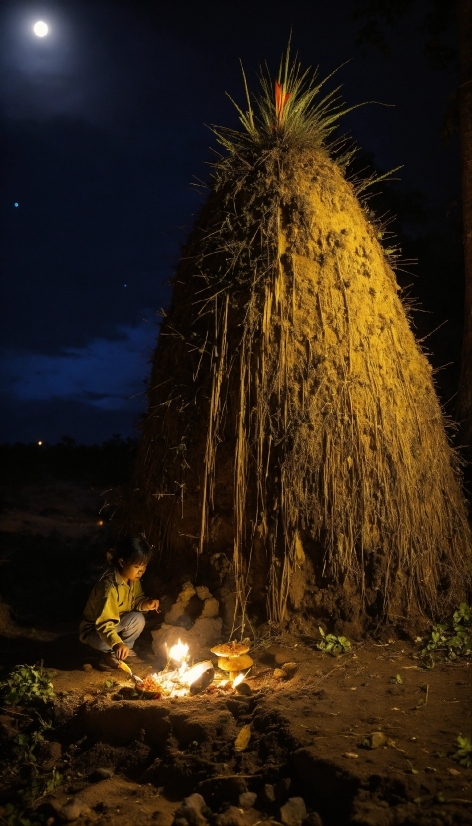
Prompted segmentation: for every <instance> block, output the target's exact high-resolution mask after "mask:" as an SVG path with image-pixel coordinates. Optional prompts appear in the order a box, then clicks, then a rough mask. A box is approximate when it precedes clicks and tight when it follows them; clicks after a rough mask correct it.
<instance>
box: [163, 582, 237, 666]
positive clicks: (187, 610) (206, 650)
mask: <svg viewBox="0 0 472 826" xmlns="http://www.w3.org/2000/svg"><path fill="white" fill-rule="evenodd" d="M218 613H219V603H218V600H217V599H215V597H213V596H212V594H211V593H210V591H209V589H208V588H207V587H206V586H205V585H197V586H196V587H194V586H193V585H192V583H191V582H185V583H184V585H183V586H182V590H181V591H180V593H179V595H178V597H177V599H176V601H175V602H174V604H173V605H172V606H171V608H170V609H169V611H167V613H166V614H165V617H164V622H163V624H162V625H161V627H160V628H159V630H157V631H152V650H153V652H154V654H156V655H157V656H158V657H160V658H161V659H162V660H163V664H164V662H165V660H166V659H167V653H166V646H167V648H168V649H169V648H171V647H172V646H173V645H175V643H177V642H178V641H179V640H180V641H181V642H182V643H184V644H187V645H188V647H189V652H190V657H191V659H192V660H202V659H208V658H210V657H211V653H210V648H211V647H212V646H213V645H215V644H216V643H217V642H218V640H219V639H220V637H221V629H222V626H223V621H222V619H221V617H219V616H218Z"/></svg>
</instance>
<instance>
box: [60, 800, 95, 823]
mask: <svg viewBox="0 0 472 826" xmlns="http://www.w3.org/2000/svg"><path fill="white" fill-rule="evenodd" d="M89 812H90V807H89V806H87V804H86V803H84V801H83V800H81V799H80V797H73V798H72V800H71V801H70V803H66V805H65V806H63V807H62V808H61V809H60V810H59V816H60V817H61V818H62V820H65V821H66V823H70V822H72V821H73V820H77V818H79V817H83V816H84V815H88V814H89Z"/></svg>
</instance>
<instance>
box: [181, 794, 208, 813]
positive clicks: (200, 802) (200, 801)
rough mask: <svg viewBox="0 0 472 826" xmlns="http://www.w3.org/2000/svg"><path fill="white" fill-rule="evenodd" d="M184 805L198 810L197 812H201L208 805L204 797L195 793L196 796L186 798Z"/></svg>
mask: <svg viewBox="0 0 472 826" xmlns="http://www.w3.org/2000/svg"><path fill="white" fill-rule="evenodd" d="M182 805H183V806H189V807H190V808H191V809H196V810H197V812H201V811H202V809H203V807H204V806H205V805H206V803H205V798H204V797H202V796H201V794H198V792H194V794H191V795H189V796H188V797H185V798H184V800H183V803H182Z"/></svg>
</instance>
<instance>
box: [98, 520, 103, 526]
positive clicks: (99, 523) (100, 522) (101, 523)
mask: <svg viewBox="0 0 472 826" xmlns="http://www.w3.org/2000/svg"><path fill="white" fill-rule="evenodd" d="M97 525H100V527H102V525H103V522H102V520H101V519H100V521H99V522H97Z"/></svg>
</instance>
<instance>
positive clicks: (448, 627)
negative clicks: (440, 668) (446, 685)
mask: <svg viewBox="0 0 472 826" xmlns="http://www.w3.org/2000/svg"><path fill="white" fill-rule="evenodd" d="M471 630H472V608H470V607H469V606H468V605H467V604H466V603H465V602H462V603H461V604H460V605H459V608H458V609H457V611H454V613H453V615H452V617H449V618H448V619H447V620H445V622H443V623H438V624H437V625H433V627H432V630H431V639H430V640H429V642H428V643H427V644H426V645H425V647H424V648H422V650H421V656H423V657H428V656H429V657H430V658H432V659H434V657H433V654H437V653H439V654H442V656H443V658H444V659H447V660H456V659H458V658H462V657H468V656H470V654H471V653H472V636H471Z"/></svg>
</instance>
